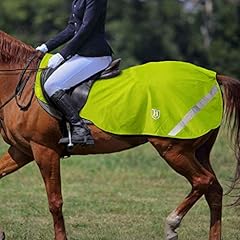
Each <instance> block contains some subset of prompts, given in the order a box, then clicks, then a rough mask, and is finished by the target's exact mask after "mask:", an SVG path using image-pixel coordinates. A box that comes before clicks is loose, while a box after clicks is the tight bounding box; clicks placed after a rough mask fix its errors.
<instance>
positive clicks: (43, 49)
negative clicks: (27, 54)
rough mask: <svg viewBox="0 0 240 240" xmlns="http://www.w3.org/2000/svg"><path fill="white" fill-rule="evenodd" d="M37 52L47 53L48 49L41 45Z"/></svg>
mask: <svg viewBox="0 0 240 240" xmlns="http://www.w3.org/2000/svg"><path fill="white" fill-rule="evenodd" d="M36 50H37V51H40V52H42V53H46V52H48V48H47V45H46V44H42V45H41V46H38V47H37V48H36Z"/></svg>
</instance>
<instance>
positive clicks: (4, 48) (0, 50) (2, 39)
mask: <svg viewBox="0 0 240 240" xmlns="http://www.w3.org/2000/svg"><path fill="white" fill-rule="evenodd" d="M34 51H35V50H34V48H32V47H31V46H29V45H27V44H25V43H23V42H21V41H20V40H18V39H16V38H14V37H12V36H10V35H8V34H6V33H5V32H3V31H0V62H5V63H17V62H19V63H22V62H26V61H27V60H28V59H29V56H31V55H32V54H33V53H34Z"/></svg>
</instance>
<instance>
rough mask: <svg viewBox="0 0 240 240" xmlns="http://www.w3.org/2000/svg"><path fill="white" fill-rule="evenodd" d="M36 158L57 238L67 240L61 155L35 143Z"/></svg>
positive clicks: (56, 239)
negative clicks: (63, 209) (63, 206)
mask: <svg viewBox="0 0 240 240" xmlns="http://www.w3.org/2000/svg"><path fill="white" fill-rule="evenodd" d="M32 150H33V154H34V158H35V160H36V162H37V164H38V166H39V169H40V172H41V174H42V177H43V180H44V183H45V187H46V191H47V196H48V204H49V210H50V212H51V214H52V217H53V224H54V232H55V240H66V239H67V237H66V231H65V225H64V219H63V214H62V205H63V199H62V193H61V176H60V157H59V154H58V153H57V152H56V151H54V150H53V149H50V148H47V147H45V146H42V145H38V144H35V143H33V144H32Z"/></svg>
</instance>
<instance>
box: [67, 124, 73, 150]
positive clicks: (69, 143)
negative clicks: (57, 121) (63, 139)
mask: <svg viewBox="0 0 240 240" xmlns="http://www.w3.org/2000/svg"><path fill="white" fill-rule="evenodd" d="M66 126H67V131H68V141H69V142H68V145H67V147H68V149H72V148H73V147H74V144H73V143H72V133H71V127H70V124H69V122H66Z"/></svg>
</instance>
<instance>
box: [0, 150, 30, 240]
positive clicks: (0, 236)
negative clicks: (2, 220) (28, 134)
mask: <svg viewBox="0 0 240 240" xmlns="http://www.w3.org/2000/svg"><path fill="white" fill-rule="evenodd" d="M32 160H33V158H32V157H30V156H28V155H26V154H24V153H22V152H20V151H19V150H18V149H16V148H15V147H10V148H9V149H8V151H7V152H6V153H5V154H4V155H3V156H2V157H1V159H0V178H3V177H5V176H7V175H8V174H10V173H12V172H14V171H16V170H18V169H19V168H21V167H23V166H24V165H26V164H27V163H29V162H31V161H32ZM4 239H5V234H4V232H2V231H1V230H0V240H4Z"/></svg>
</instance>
